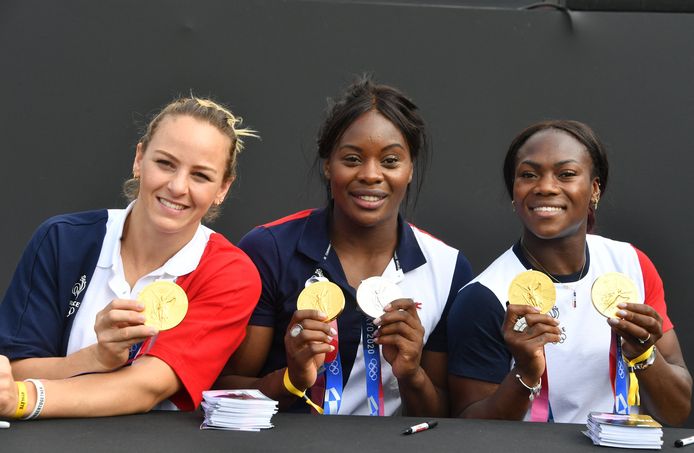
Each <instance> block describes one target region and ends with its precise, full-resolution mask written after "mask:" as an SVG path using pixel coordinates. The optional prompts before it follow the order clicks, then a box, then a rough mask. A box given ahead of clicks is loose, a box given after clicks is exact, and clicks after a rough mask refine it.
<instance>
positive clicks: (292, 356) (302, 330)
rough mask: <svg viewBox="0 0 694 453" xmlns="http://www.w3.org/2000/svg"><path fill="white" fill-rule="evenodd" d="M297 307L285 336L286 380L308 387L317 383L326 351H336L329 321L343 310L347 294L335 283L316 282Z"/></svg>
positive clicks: (300, 295)
mask: <svg viewBox="0 0 694 453" xmlns="http://www.w3.org/2000/svg"><path fill="white" fill-rule="evenodd" d="M296 307H297V311H295V312H294V315H293V316H292V319H291V321H290V322H289V326H288V328H287V332H286V333H285V336H284V346H285V350H286V353H287V379H288V380H289V383H291V384H292V386H293V387H294V388H297V389H301V390H305V389H307V388H309V387H311V386H312V385H313V384H314V383H315V381H316V378H317V376H318V370H319V369H320V367H321V366H322V365H323V363H324V361H325V357H326V356H325V354H328V353H331V352H335V353H336V352H337V351H336V348H335V346H333V345H332V344H331V343H332V342H333V340H334V337H335V335H336V334H337V332H336V331H335V330H334V329H333V328H332V327H331V326H330V322H331V321H333V320H334V319H336V318H337V317H338V316H339V315H340V313H342V310H343V309H344V307H345V296H344V294H343V293H342V289H340V287H339V286H337V285H336V284H335V283H332V282H330V281H327V280H320V281H315V282H313V283H310V284H308V285H307V286H306V287H305V288H304V289H303V290H302V291H301V293H300V294H299V297H298V298H297V302H296ZM285 387H286V385H285ZM292 393H293V392H292Z"/></svg>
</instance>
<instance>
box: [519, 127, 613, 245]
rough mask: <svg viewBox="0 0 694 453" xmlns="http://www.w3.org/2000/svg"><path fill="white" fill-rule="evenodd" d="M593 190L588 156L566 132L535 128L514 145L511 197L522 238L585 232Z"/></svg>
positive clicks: (595, 181) (596, 189) (595, 190)
mask: <svg viewBox="0 0 694 453" xmlns="http://www.w3.org/2000/svg"><path fill="white" fill-rule="evenodd" d="M598 194H599V185H598V178H597V177H596V176H595V175H594V171H593V162H592V160H591V157H590V155H589V154H588V152H587V151H586V149H585V147H584V146H583V145H582V144H581V143H580V142H579V141H578V140H576V139H575V138H574V137H573V136H571V135H570V134H568V133H566V132H563V131H559V130H557V129H545V130H541V131H540V132H538V133H536V134H534V135H533V136H532V137H530V138H529V139H528V140H527V141H526V142H525V144H524V145H523V146H522V147H521V148H520V149H519V150H518V154H517V156H516V166H515V174H514V181H513V201H514V204H515V209H516V213H517V214H518V217H519V218H520V220H521V222H522V223H523V228H524V234H523V235H524V237H528V235H532V236H535V237H537V238H540V239H562V238H567V237H571V236H574V235H577V234H578V235H585V234H586V225H587V218H588V210H589V205H590V203H591V201H592V200H595V198H596V196H597V195H598Z"/></svg>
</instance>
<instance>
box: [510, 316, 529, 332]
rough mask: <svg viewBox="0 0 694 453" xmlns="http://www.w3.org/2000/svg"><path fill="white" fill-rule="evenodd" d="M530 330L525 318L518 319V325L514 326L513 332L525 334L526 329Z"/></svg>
mask: <svg viewBox="0 0 694 453" xmlns="http://www.w3.org/2000/svg"><path fill="white" fill-rule="evenodd" d="M527 328H528V322H527V321H526V320H525V318H524V317H523V316H521V317H520V318H518V320H517V321H516V323H515V324H514V325H513V331H514V332H525V329H527Z"/></svg>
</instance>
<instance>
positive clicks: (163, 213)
mask: <svg viewBox="0 0 694 453" xmlns="http://www.w3.org/2000/svg"><path fill="white" fill-rule="evenodd" d="M230 146H231V140H230V139H229V137H227V136H226V135H224V134H223V133H221V132H220V131H219V130H218V129H217V128H216V127H214V126H212V125H211V124H209V123H207V122H205V121H201V120H198V119H195V118H193V117H191V116H187V115H167V116H166V117H164V118H163V119H162V120H161V123H160V124H159V126H158V127H157V130H156V132H155V133H154V135H153V136H152V138H151V140H150V141H149V143H148V144H147V148H146V149H144V148H143V145H142V143H140V144H138V146H137V152H136V155H135V162H134V163H133V174H135V175H137V176H139V177H140V189H139V193H138V196H137V203H136V204H135V207H134V208H133V209H134V211H133V212H134V213H135V210H136V211H137V215H136V216H133V217H138V218H141V219H143V220H144V222H145V223H146V226H147V227H150V228H152V229H154V230H155V231H157V232H159V233H163V234H182V235H184V236H187V237H192V235H193V234H194V233H195V231H196V229H197V227H198V225H199V223H200V220H201V219H202V217H203V216H204V215H205V213H206V212H207V210H208V209H209V208H210V206H211V205H212V204H213V203H219V202H221V201H222V200H223V199H224V197H225V196H226V193H227V191H228V190H229V187H230V186H231V182H232V181H231V180H227V181H225V180H224V174H225V169H226V166H227V165H226V164H227V159H228V158H229V151H228V150H229V148H230Z"/></svg>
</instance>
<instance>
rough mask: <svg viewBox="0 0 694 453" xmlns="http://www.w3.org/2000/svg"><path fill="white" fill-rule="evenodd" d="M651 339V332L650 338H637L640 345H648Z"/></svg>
mask: <svg viewBox="0 0 694 453" xmlns="http://www.w3.org/2000/svg"><path fill="white" fill-rule="evenodd" d="M650 339H651V333H650V332H649V333H648V336H647V337H646V338H644V339H643V340H642V339H640V338H637V340H639V343H641V344H646V343H648V340H650Z"/></svg>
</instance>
